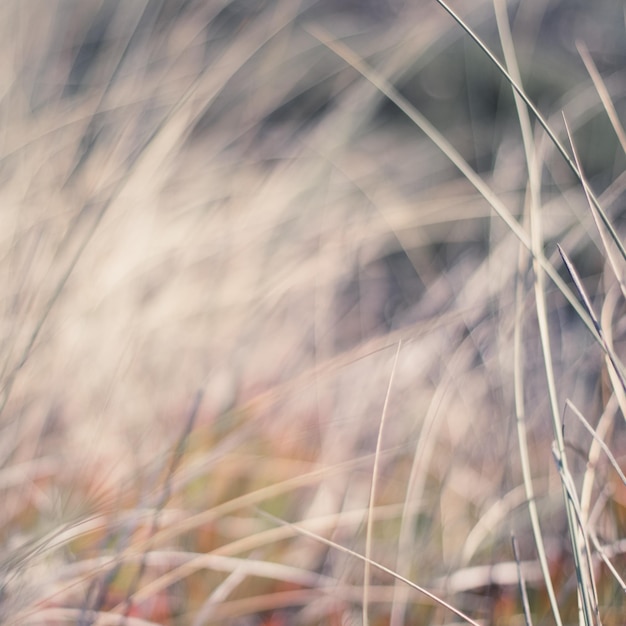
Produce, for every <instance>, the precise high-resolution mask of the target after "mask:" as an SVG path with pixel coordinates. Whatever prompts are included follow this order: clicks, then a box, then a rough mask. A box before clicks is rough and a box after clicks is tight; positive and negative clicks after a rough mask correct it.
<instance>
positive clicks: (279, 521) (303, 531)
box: [258, 509, 480, 626]
mask: <svg viewBox="0 0 626 626" xmlns="http://www.w3.org/2000/svg"><path fill="white" fill-rule="evenodd" d="M258 511H259V513H260V514H261V515H262V516H263V517H266V518H267V519H269V520H271V521H272V522H274V523H276V524H281V525H286V526H289V527H290V528H293V529H294V530H295V531H296V532H298V533H299V534H301V535H304V536H305V537H310V538H311V539H314V540H315V541H319V542H320V543H323V544H325V545H327V546H328V547H330V548H333V549H334V550H338V551H339V552H343V553H344V554H348V555H349V556H352V557H354V558H356V559H359V560H360V561H363V562H364V563H369V565H370V566H371V567H374V568H376V569H378V570H380V571H381V572H384V573H385V574H389V576H392V577H393V578H395V579H396V580H399V581H400V582H403V583H404V584H405V585H408V586H409V587H411V589H415V591H419V592H420V593H421V594H423V595H425V596H426V597H427V598H429V599H430V600H432V601H433V602H435V603H437V604H438V605H440V606H442V607H443V608H445V609H447V610H448V611H450V612H451V613H454V614H455V615H456V616H457V617H460V618H461V619H462V620H464V621H465V622H467V623H468V624H472V626H480V625H479V624H478V622H475V621H474V620H473V619H472V618H471V617H469V616H468V615H465V613H463V612H462V611H460V610H459V609H457V608H455V607H453V606H452V605H451V604H449V603H448V602H446V601H445V600H443V599H442V598H440V597H439V596H437V595H436V594H434V593H432V592H431V591H428V589H426V588H425V587H422V586H421V585H418V584H417V583H414V582H413V581H411V580H409V579H408V578H405V577H404V576H401V575H400V574H398V573H396V572H394V571H393V570H392V569H390V568H388V567H385V566H384V565H383V564H382V563H378V562H377V561H373V560H372V559H369V558H368V557H366V556H364V555H362V554H359V553H358V552H355V551H354V550H351V549H350V548H346V547H345V546H342V545H341V544H339V543H336V542H334V541H331V540H330V539H326V538H325V537H322V536H321V535H317V534H315V533H313V532H311V531H310V530H307V529H305V528H303V527H302V526H299V525H298V524H292V523H291V522H287V521H285V520H282V519H280V518H278V517H275V516H274V515H271V514H269V513H267V512H265V511H263V510H261V509H259V510H258Z"/></svg>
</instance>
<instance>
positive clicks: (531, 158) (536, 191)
mask: <svg viewBox="0 0 626 626" xmlns="http://www.w3.org/2000/svg"><path fill="white" fill-rule="evenodd" d="M494 9H495V13H496V23H497V25H498V33H499V35H500V41H501V43H502V50H503V52H504V58H505V62H506V64H507V67H508V69H509V72H510V73H511V75H512V77H513V79H512V80H514V82H516V83H517V84H519V85H521V84H522V82H521V75H520V71H519V66H518V63H517V58H516V55H515V50H514V47H513V38H512V36H511V30H510V26H509V22H508V18H507V14H506V5H505V4H504V3H503V2H494ZM513 98H514V100H515V106H516V109H517V115H518V119H519V123H520V130H521V133H522V141H523V144H524V152H525V155H526V164H527V168H528V193H527V205H528V207H527V213H526V215H527V216H528V218H529V219H530V220H531V221H532V217H533V215H535V214H537V213H538V211H539V207H540V205H541V173H540V172H541V171H540V168H539V166H538V162H537V161H538V160H537V156H536V150H535V145H534V142H533V132H532V127H531V123H530V116H529V115H528V109H527V108H526V107H525V106H524V104H525V103H524V100H523V99H522V98H521V97H520V95H519V94H518V93H517V91H516V90H513ZM531 254H532V253H531ZM527 266H528V254H527V252H526V250H524V249H523V248H521V247H520V252H519V259H518V277H517V285H516V290H515V291H516V293H515V328H514V340H513V343H514V347H513V350H514V391H515V414H516V425H517V441H518V448H519V452H520V460H521V467H522V477H523V482H524V490H525V492H526V500H527V502H528V513H529V516H530V523H531V527H532V531H533V537H534V540H535V547H536V548H537V555H538V558H539V564H540V567H541V571H542V574H543V579H544V582H545V585H546V591H547V593H548V598H549V601H550V608H551V610H552V614H553V615H554V620H555V622H556V624H557V625H560V624H562V619H561V614H560V611H559V605H558V601H557V598H556V593H555V591H554V585H553V584H552V577H551V576H550V569H549V566H548V558H547V556H546V550H545V545H544V541H543V535H542V532H541V526H540V523H539V513H538V511H537V504H536V500H535V488H534V485H533V479H532V472H531V470H530V465H531V463H530V454H529V450H528V434H527V431H526V409H525V406H524V367H523V357H524V354H523V353H524V349H523V345H524V344H523V341H522V337H523V334H524V333H523V326H524V324H523V314H524V305H523V302H524V292H525V289H524V282H523V279H522V276H523V275H524V273H525V272H526V269H525V268H526V267H527ZM514 547H515V546H514ZM520 584H521V583H520ZM525 612H526V610H525Z"/></svg>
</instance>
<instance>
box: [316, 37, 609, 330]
mask: <svg viewBox="0 0 626 626" xmlns="http://www.w3.org/2000/svg"><path fill="white" fill-rule="evenodd" d="M305 30H306V31H307V32H308V33H309V34H310V35H311V36H313V37H315V38H316V39H317V40H318V41H320V42H321V43H323V44H324V45H325V46H326V47H327V48H328V49H329V50H332V52H334V53H335V54H336V55H337V56H338V57H340V58H341V59H343V60H344V61H345V62H346V63H348V64H349V65H350V66H352V67H353V68H354V69H355V70H356V71H358V72H359V73H360V74H361V75H362V76H363V78H365V79H366V80H368V81H369V82H370V83H371V84H372V85H373V86H374V87H376V89H378V90H379V91H380V92H381V93H382V94H383V95H385V96H386V97H387V98H388V99H389V101H390V102H393V103H394V104H395V105H396V106H397V107H398V109H400V111H402V113H404V114H405V115H406V116H407V117H408V118H409V119H410V120H411V121H412V122H413V123H414V124H415V125H416V126H417V127H418V128H419V129H420V130H421V131H422V132H423V133H424V134H425V135H426V136H427V137H428V138H429V139H430V140H431V141H432V142H433V143H434V144H435V145H436V146H437V147H438V148H439V149H440V150H441V151H442V153H443V154H445V155H446V157H447V158H448V159H449V160H450V162H451V163H452V164H453V165H454V166H455V167H456V168H457V169H458V170H459V171H460V172H461V174H463V176H464V177H465V178H466V179H467V180H468V181H469V182H470V183H471V184H472V186H473V187H474V188H475V189H476V191H478V193H479V194H480V195H481V196H482V197H483V198H484V199H485V200H486V201H487V202H488V203H489V205H490V206H491V207H492V208H493V210H494V211H495V212H496V214H497V215H499V216H500V218H501V219H502V220H503V221H504V223H505V224H506V225H507V226H508V228H509V229H510V230H511V232H512V233H513V234H514V235H515V237H516V238H517V239H518V240H519V241H520V242H521V243H522V245H524V247H526V248H527V249H528V250H530V251H531V252H532V254H533V256H535V258H536V259H537V262H538V263H539V265H540V266H541V267H542V268H543V269H544V270H545V272H546V274H547V275H548V276H549V277H550V279H551V280H552V282H553V283H554V284H555V285H556V287H557V289H558V290H559V291H560V292H561V293H562V294H563V295H564V297H565V298H566V299H567V301H568V302H569V303H570V304H571V306H572V307H573V308H574V310H575V311H576V313H577V315H578V316H579V317H580V319H581V320H582V322H583V323H584V324H585V326H587V328H588V329H589V330H590V332H591V333H592V334H593V336H594V337H595V338H596V339H599V337H598V335H597V332H596V329H595V328H594V326H593V324H592V323H591V320H590V319H589V317H588V316H587V314H586V312H585V310H584V309H583V307H581V306H580V303H579V302H578V300H577V299H576V297H575V296H574V294H573V293H572V292H571V290H570V289H569V287H568V286H567V285H566V284H565V282H564V281H563V280H562V278H561V277H560V276H559V274H558V272H557V271H556V269H555V268H554V267H553V266H552V265H551V264H550V262H549V261H548V260H547V258H546V257H545V255H544V254H543V252H541V251H533V250H532V247H531V241H530V238H529V236H528V233H527V232H526V231H524V229H523V228H522V227H521V226H520V224H519V223H518V222H517V220H516V219H515V218H514V217H513V215H512V214H511V212H510V211H509V209H507V207H506V206H505V205H504V204H503V202H502V201H501V200H500V198H499V197H498V196H497V194H496V193H495V192H494V191H493V190H492V189H491V188H490V187H489V185H488V184H487V183H486V182H485V181H484V180H483V179H482V178H481V177H480V176H479V175H478V174H477V173H476V172H475V171H474V170H473V169H472V168H471V167H470V165H469V164H468V163H467V161H466V160H465V159H464V158H463V157H462V156H461V154H460V153H459V152H458V151H457V150H456V149H455V148H454V147H453V146H452V145H451V144H450V142H449V141H448V140H447V139H446V138H445V137H444V136H443V135H442V134H441V133H440V132H439V131H438V130H437V129H436V128H435V127H434V126H433V125H432V124H431V123H430V122H429V121H428V120H427V119H426V118H425V117H424V116H423V115H422V114H421V113H420V112H419V111H418V110H417V109H416V108H415V107H414V106H413V105H412V104H411V103H410V102H409V101H408V100H407V99H406V98H404V96H402V94H400V93H399V92H398V90H397V89H396V88H395V87H394V86H393V85H391V84H390V83H389V82H388V81H387V80H386V79H385V78H384V77H382V76H380V75H379V74H378V73H377V72H376V71H375V70H373V69H372V68H371V67H369V66H368V65H367V64H366V63H365V62H364V61H363V60H362V59H361V58H360V57H359V56H358V55H357V54H355V53H354V52H353V51H352V50H351V49H350V48H348V47H347V46H345V45H343V44H342V43H341V42H339V41H337V40H335V39H333V38H332V37H331V36H330V35H329V34H327V33H326V32H325V31H324V30H323V29H322V28H321V27H319V26H313V25H308V26H306V28H305Z"/></svg>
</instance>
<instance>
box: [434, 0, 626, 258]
mask: <svg viewBox="0 0 626 626" xmlns="http://www.w3.org/2000/svg"><path fill="white" fill-rule="evenodd" d="M435 1H436V2H437V3H438V4H439V5H440V6H441V7H442V8H443V9H444V10H445V11H446V12H447V13H448V14H449V15H450V16H451V17H452V18H453V19H454V21H455V22H456V23H457V24H458V25H459V26H460V27H461V28H462V29H463V30H464V31H465V32H466V33H467V34H468V35H469V36H470V37H471V39H472V40H473V41H474V42H475V43H476V44H477V45H478V46H479V47H480V49H481V50H482V51H483V52H484V53H485V54H486V55H487V57H488V58H489V60H490V61H491V62H492V63H493V64H494V65H495V66H496V67H497V68H498V71H499V72H500V73H501V74H502V76H504V78H506V80H507V81H508V82H509V84H510V85H511V87H512V88H513V89H514V90H515V92H516V93H517V94H518V95H519V96H520V97H521V98H522V100H523V101H524V102H525V104H526V106H527V107H528V108H529V109H530V110H531V111H532V113H533V115H534V116H535V118H536V119H537V121H538V122H539V124H540V125H541V127H542V128H543V129H544V130H545V132H546V133H547V135H548V137H550V141H552V143H553V144H554V146H555V147H556V149H557V150H558V152H559V153H560V154H561V156H562V157H563V159H564V160H565V162H566V163H567V165H568V166H569V168H570V169H571V170H572V172H573V173H574V176H576V178H577V179H578V180H579V181H580V183H581V185H582V186H583V187H584V188H585V191H586V192H588V194H589V197H590V198H591V201H592V203H593V206H594V207H595V208H596V210H597V211H598V214H599V215H600V217H601V219H602V221H603V223H604V225H605V226H606V228H607V230H608V231H609V233H610V234H611V238H612V239H613V241H614V242H615V244H616V245H617V247H618V249H619V251H620V253H621V255H622V257H623V258H624V259H626V248H625V247H624V244H623V243H622V241H621V239H620V237H619V235H618V234H617V232H616V231H615V229H614V228H613V225H612V224H611V222H610V220H609V219H608V217H607V215H606V213H605V212H604V210H603V209H602V207H601V205H600V202H599V201H598V199H597V197H596V196H595V194H594V193H593V191H592V190H591V189H589V186H588V185H587V183H586V181H585V180H584V178H583V177H582V176H581V173H580V170H579V169H578V167H577V166H576V163H575V162H574V160H573V159H572V158H571V157H570V155H569V154H568V153H567V150H566V149H565V146H564V145H563V143H562V142H561V141H560V140H559V138H558V137H557V136H556V134H555V133H554V131H553V130H552V129H551V128H550V126H549V124H548V122H547V121H546V119H545V118H544V117H543V115H541V113H540V112H539V109H537V107H536V106H535V105H534V104H533V102H532V100H531V99H530V98H529V97H528V96H527V95H526V92H525V91H524V90H523V89H522V87H521V86H520V84H519V83H517V82H516V81H515V80H513V78H512V76H511V75H510V74H509V72H507V70H506V68H505V67H504V66H503V65H502V63H501V62H500V61H499V60H498V58H497V57H496V56H495V55H494V54H493V52H491V50H490V49H489V48H488V47H487V45H486V44H485V43H484V42H483V41H482V40H481V39H480V37H478V35H476V33H474V31H472V29H471V28H470V27H469V26H468V25H467V24H466V23H465V22H464V21H463V19H462V18H461V17H460V16H459V15H457V14H456V13H455V12H454V11H453V10H452V9H451V8H450V7H449V6H448V5H447V4H446V3H445V2H443V0H435Z"/></svg>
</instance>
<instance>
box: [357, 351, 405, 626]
mask: <svg viewBox="0 0 626 626" xmlns="http://www.w3.org/2000/svg"><path fill="white" fill-rule="evenodd" d="M401 347H402V341H399V342H398V348H397V349H396V356H395V357H394V360H393V365H392V367H391V376H390V377H389V384H388V385H387V393H386V395H385V403H384V404H383V412H382V415H381V417H380V426H379V427H378V437H377V439H376V452H375V454H374V468H373V470H372V485H371V487H370V501H369V507H368V513H367V530H366V537H365V558H366V559H367V560H366V561H364V564H365V567H364V572H363V625H364V626H368V624H369V617H368V605H369V591H368V589H369V585H370V578H371V566H370V557H371V554H372V529H373V527H374V505H375V502H376V488H377V486H378V465H379V461H380V448H381V445H382V439H383V429H384V427H385V422H386V421H387V409H388V408H389V398H390V396H391V388H392V386H393V379H394V377H395V374H396V368H397V366H398V357H399V356H400V348H401Z"/></svg>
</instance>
